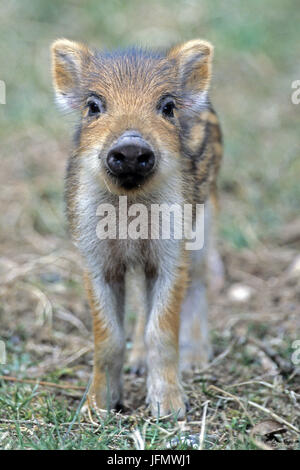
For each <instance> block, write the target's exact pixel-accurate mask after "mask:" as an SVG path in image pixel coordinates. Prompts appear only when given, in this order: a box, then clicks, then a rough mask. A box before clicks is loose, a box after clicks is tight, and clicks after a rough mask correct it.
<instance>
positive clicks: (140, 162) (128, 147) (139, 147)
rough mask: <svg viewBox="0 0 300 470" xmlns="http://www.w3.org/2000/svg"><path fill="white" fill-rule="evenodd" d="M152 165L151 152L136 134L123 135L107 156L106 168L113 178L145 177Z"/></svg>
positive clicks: (147, 145) (148, 146)
mask: <svg viewBox="0 0 300 470" xmlns="http://www.w3.org/2000/svg"><path fill="white" fill-rule="evenodd" d="M154 164H155V155H154V152H153V150H152V149H151V147H150V145H149V144H148V143H147V142H146V141H145V140H144V139H143V138H142V137H141V136H140V135H139V134H138V133H131V134H130V133H125V134H123V135H122V136H121V137H120V138H119V140H118V142H117V143H116V144H115V145H114V146H113V147H112V148H111V149H110V151H109V152H108V155H107V166H108V168H109V169H110V171H111V172H112V173H113V174H114V175H115V176H124V175H129V174H137V175H141V176H146V175H147V174H148V173H150V172H151V170H152V169H153V167H154Z"/></svg>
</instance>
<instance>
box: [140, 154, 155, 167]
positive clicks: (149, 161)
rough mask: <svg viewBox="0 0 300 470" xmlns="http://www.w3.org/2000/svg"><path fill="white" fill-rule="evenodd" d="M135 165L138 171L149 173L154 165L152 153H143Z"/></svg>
mask: <svg viewBox="0 0 300 470" xmlns="http://www.w3.org/2000/svg"><path fill="white" fill-rule="evenodd" d="M137 164H138V167H139V169H140V170H147V171H149V170H150V169H151V168H152V167H153V165H154V155H153V153H152V152H147V153H143V154H142V155H140V156H139V157H138V158H137Z"/></svg>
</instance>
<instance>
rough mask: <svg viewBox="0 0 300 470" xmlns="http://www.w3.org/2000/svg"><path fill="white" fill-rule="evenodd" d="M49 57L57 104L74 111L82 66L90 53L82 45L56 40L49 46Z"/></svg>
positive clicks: (66, 40) (65, 40)
mask: <svg viewBox="0 0 300 470" xmlns="http://www.w3.org/2000/svg"><path fill="white" fill-rule="evenodd" d="M51 56H52V75H53V86H54V90H55V95H56V100H57V103H58V105H59V106H61V107H62V108H64V109H75V108H76V106H77V93H78V88H79V85H80V79H81V75H82V69H83V65H84V63H85V62H86V63H88V60H89V58H90V56H91V53H90V51H89V50H88V48H87V47H86V46H85V45H84V44H80V43H77V42H73V41H69V40H68V39H58V40H56V41H54V43H53V44H52V46H51Z"/></svg>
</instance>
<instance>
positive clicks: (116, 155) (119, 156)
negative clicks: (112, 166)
mask: <svg viewBox="0 0 300 470" xmlns="http://www.w3.org/2000/svg"><path fill="white" fill-rule="evenodd" d="M112 160H113V161H114V162H115V163H122V162H123V161H124V160H125V156H124V155H123V154H122V153H119V152H116V153H113V154H112Z"/></svg>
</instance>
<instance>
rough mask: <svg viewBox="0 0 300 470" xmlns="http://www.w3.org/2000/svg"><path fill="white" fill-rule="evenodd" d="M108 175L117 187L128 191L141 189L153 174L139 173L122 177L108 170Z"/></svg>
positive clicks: (126, 174) (124, 174) (125, 174)
mask: <svg viewBox="0 0 300 470" xmlns="http://www.w3.org/2000/svg"><path fill="white" fill-rule="evenodd" d="M107 174H108V176H109V177H110V179H111V180H112V181H113V183H114V184H115V185H116V186H119V187H120V188H124V189H126V190H132V189H138V188H141V187H142V186H143V185H144V184H145V183H146V181H147V180H148V179H149V178H150V176H151V175H152V174H153V172H151V175H150V174H147V175H141V174H138V173H123V174H122V175H115V174H113V173H112V172H111V171H110V170H109V169H107Z"/></svg>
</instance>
